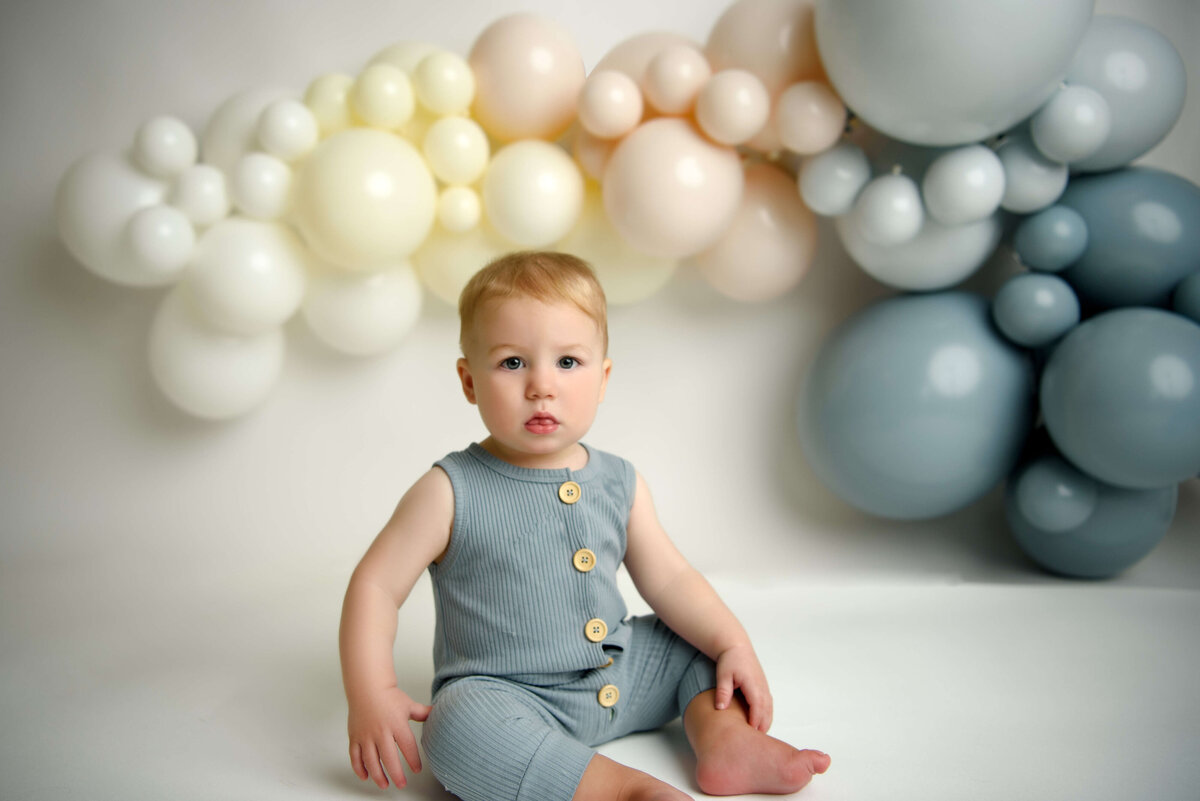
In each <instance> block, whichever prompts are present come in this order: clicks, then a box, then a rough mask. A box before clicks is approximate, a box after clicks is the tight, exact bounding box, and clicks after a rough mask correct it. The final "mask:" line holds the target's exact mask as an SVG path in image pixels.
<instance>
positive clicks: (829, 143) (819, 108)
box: [772, 81, 846, 155]
mask: <svg viewBox="0 0 1200 801" xmlns="http://www.w3.org/2000/svg"><path fill="white" fill-rule="evenodd" d="M772 122H773V123H774V126H775V131H776V133H777V134H778V135H779V141H780V143H781V144H782V145H783V146H784V147H786V148H787V149H788V150H790V151H792V152H793V153H800V154H802V155H812V154H814V153H820V152H821V151H823V150H828V149H829V148H831V147H833V145H834V144H836V143H837V141H838V139H839V138H841V136H842V132H843V131H844V129H845V127H846V106H845V105H844V104H843V103H842V100H841V98H839V97H838V96H837V94H836V93H835V92H834V91H833V89H831V88H830V87H829V85H828V84H826V83H822V82H820V81H801V82H799V83H794V84H792V85H791V86H789V87H788V88H787V89H784V90H783V93H782V94H780V95H779V99H778V100H777V101H775V110H774V112H773V114H772Z"/></svg>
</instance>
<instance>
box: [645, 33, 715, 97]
mask: <svg viewBox="0 0 1200 801" xmlns="http://www.w3.org/2000/svg"><path fill="white" fill-rule="evenodd" d="M711 77H712V68H711V67H710V66H709V65H708V60H707V59H706V58H705V57H704V54H703V53H701V52H700V50H699V49H698V48H696V47H692V46H691V45H673V46H671V47H667V48H665V49H663V50H662V51H660V52H659V54H658V55H656V56H655V57H654V58H653V59H651V60H650V63H649V64H648V65H647V67H646V75H645V77H644V78H642V90H643V91H644V92H645V93H646V101H647V102H648V103H649V104H650V105H651V106H652V107H653V108H655V109H657V110H658V111H660V112H662V113H663V114H687V113H688V112H689V111H691V110H692V106H694V105H695V104H696V96H697V95H699V94H700V89H701V88H703V86H704V84H706V83H708V79H709V78H711Z"/></svg>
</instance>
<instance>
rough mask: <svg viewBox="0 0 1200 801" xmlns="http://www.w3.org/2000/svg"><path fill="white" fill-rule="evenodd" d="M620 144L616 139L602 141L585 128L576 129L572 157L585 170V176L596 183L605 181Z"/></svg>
mask: <svg viewBox="0 0 1200 801" xmlns="http://www.w3.org/2000/svg"><path fill="white" fill-rule="evenodd" d="M618 144H620V142H619V141H618V140H616V139H601V138H599V137H597V136H592V135H591V134H590V133H588V132H587V131H585V130H584V129H583V128H576V129H575V131H574V133H573V134H572V136H571V155H573V156H574V157H575V161H576V162H578V164H579V166H580V167H581V168H582V169H583V173H584V175H586V176H587V177H588V178H591V179H593V180H596V181H601V180H603V179H604V170H605V168H606V167H608V160H609V159H610V158H612V154H613V151H614V150H616V149H617V145H618Z"/></svg>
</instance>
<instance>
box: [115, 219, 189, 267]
mask: <svg viewBox="0 0 1200 801" xmlns="http://www.w3.org/2000/svg"><path fill="white" fill-rule="evenodd" d="M125 233H126V240H127V242H128V245H129V258H130V265H131V266H132V267H135V268H136V269H137V270H138V272H139V273H141V274H146V275H164V276H167V275H179V274H180V273H182V271H183V270H184V268H185V267H186V266H187V263H188V260H189V259H191V257H192V252H193V251H194V250H195V248H196V229H195V228H193V227H192V222H191V220H189V219H188V218H187V215H185V214H184V213H183V212H182V211H180V210H179V209H176V208H173V207H171V206H158V205H155V206H146V207H145V208H143V209H141V210H139V211H137V212H135V213H134V215H133V216H132V217H130V218H129V225H128V227H127V228H126V231H125Z"/></svg>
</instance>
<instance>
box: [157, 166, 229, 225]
mask: <svg viewBox="0 0 1200 801" xmlns="http://www.w3.org/2000/svg"><path fill="white" fill-rule="evenodd" d="M168 202H169V203H170V204H171V205H172V206H174V207H175V208H177V209H179V210H180V211H182V212H183V213H184V214H186V215H187V218H188V219H189V220H191V221H192V224H193V225H196V226H200V227H202V228H204V227H208V226H210V225H212V224H213V223H215V222H216V221H217V220H220V219H223V218H225V217H228V216H229V205H230V204H229V192H228V191H227V190H226V187H225V173H223V172H221V171H220V170H218V169H217V168H216V167H214V166H212V165H211V164H194V165H192V166H191V167H188V168H187V169H186V170H184V171H183V172H181V173H180V174H179V177H177V178H176V179H175V182H174V183H173V184H171V191H170V194H169V195H168Z"/></svg>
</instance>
